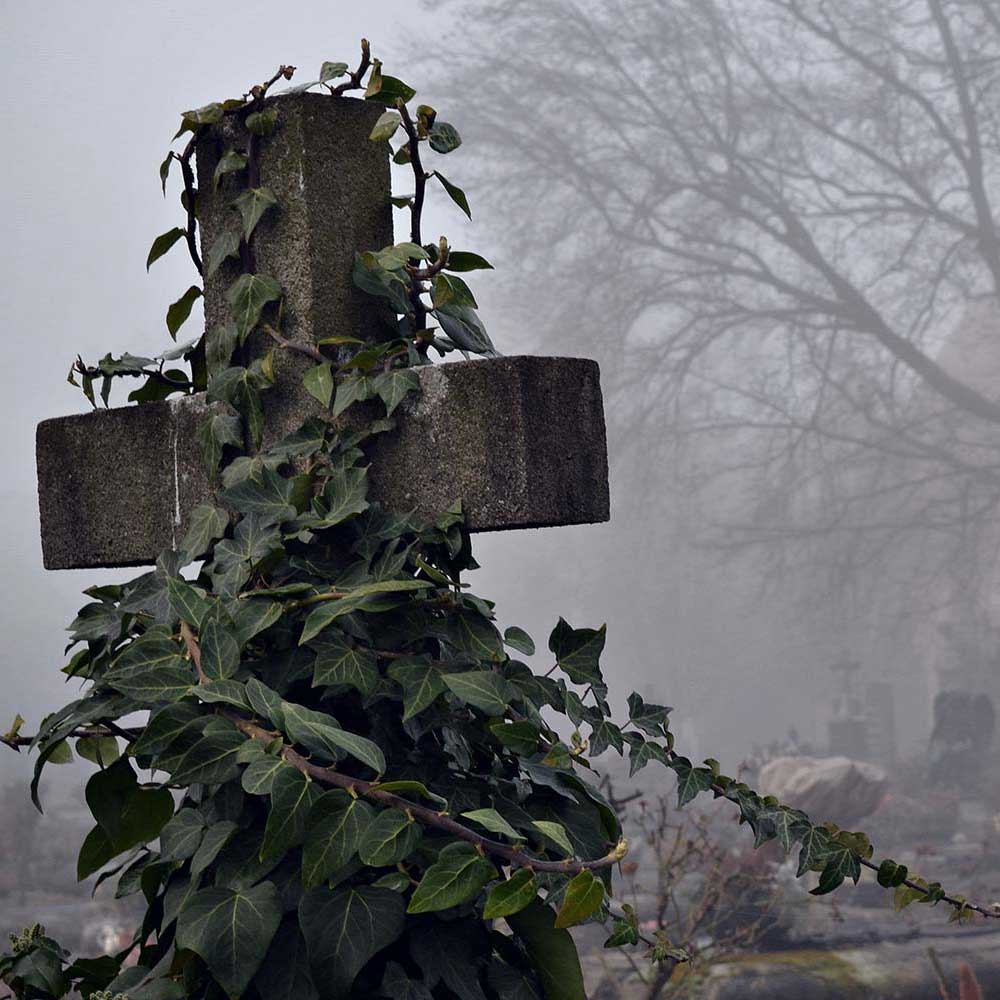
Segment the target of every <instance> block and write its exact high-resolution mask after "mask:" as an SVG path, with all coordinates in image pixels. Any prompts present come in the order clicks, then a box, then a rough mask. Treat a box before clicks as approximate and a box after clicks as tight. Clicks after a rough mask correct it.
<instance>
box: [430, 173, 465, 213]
mask: <svg viewBox="0 0 1000 1000" xmlns="http://www.w3.org/2000/svg"><path fill="white" fill-rule="evenodd" d="M434 176H435V177H436V178H437V179H438V180H439V181H440V182H441V186H442V187H443V188H444V189H445V191H447V192H448V197H449V198H451V200H452V201H453V202H454V203H455V204H456V205H458V207H459V208H460V209H461V210H462V211H463V212H465V214H466V215H467V216H468V217H469V218H470V219H471V218H472V209H470V208H469V199H468V198H466V197H465V192H464V191H463V190H462V189H461V188H460V187H459V186H458V185H457V184H452V183H451V181H449V180H448V178H447V177H445V176H444V174H442V173H441V172H440V171H438V170H435V171H434Z"/></svg>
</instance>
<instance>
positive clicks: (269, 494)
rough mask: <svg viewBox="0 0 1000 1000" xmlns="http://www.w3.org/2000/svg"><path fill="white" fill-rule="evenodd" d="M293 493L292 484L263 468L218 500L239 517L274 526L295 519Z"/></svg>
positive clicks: (224, 492) (225, 492)
mask: <svg viewBox="0 0 1000 1000" xmlns="http://www.w3.org/2000/svg"><path fill="white" fill-rule="evenodd" d="M294 493H295V484H294V482H293V481H292V480H291V479H285V477H284V476H282V475H281V474H280V473H278V472H275V471H274V470H273V469H270V468H268V467H267V466H266V465H265V466H263V467H261V469H260V470H259V471H258V472H256V473H254V474H252V475H249V476H247V477H246V479H243V480H241V481H240V482H238V483H236V485H235V486H230V487H229V488H228V489H225V490H223V491H222V492H221V493H220V494H219V499H220V500H221V501H222V502H223V503H224V504H226V505H227V506H229V507H232V508H233V509H234V510H238V511H240V512H241V513H243V514H257V515H258V516H259V517H260V518H261V520H262V522H263V523H264V524H276V523H280V522H282V521H290V520H291V519H292V518H293V517H295V514H296V511H295V507H294V506H293V505H292V500H293V498H294Z"/></svg>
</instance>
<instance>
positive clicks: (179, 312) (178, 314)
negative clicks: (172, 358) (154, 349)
mask: <svg viewBox="0 0 1000 1000" xmlns="http://www.w3.org/2000/svg"><path fill="white" fill-rule="evenodd" d="M200 298H201V289H200V288H199V287H198V286H197V285H192V286H191V287H190V288H189V289H188V290H187V291H186V292H185V293H184V294H183V295H182V296H181V297H180V298H179V299H178V300H177V301H176V302H174V303H173V304H172V305H171V306H170V308H169V309H168V310H167V330H168V331H169V333H170V336H171V337H172V338H173V339H174V340H176V339H177V331H178V330H179V329H180V328H181V327H182V326H183V325H184V321H185V320H186V319H187V318H188V316H190V315H191V307H192V306H193V305H194V304H195V302H197V301H198V299H200Z"/></svg>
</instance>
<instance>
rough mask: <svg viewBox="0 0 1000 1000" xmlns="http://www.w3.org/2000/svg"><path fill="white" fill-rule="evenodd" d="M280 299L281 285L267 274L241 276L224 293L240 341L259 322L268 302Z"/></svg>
mask: <svg viewBox="0 0 1000 1000" xmlns="http://www.w3.org/2000/svg"><path fill="white" fill-rule="evenodd" d="M280 298H281V285H280V284H279V283H278V282H277V281H275V280H274V278H272V277H270V276H269V275H267V274H241V275H240V276H239V277H238V278H237V279H236V281H234V282H233V284H232V286H231V287H230V289H229V291H228V292H226V301H227V302H228V303H229V308H230V309H231V310H232V313H233V319H234V320H236V329H237V331H238V333H239V335H240V339H241V340H245V339H246V337H247V335H248V334H249V333H250V332H251V331H252V330H253V328H254V327H255V326H256V325H257V323H258V322H259V321H260V314H261V312H262V311H263V309H264V306H266V305H267V304H268V303H269V302H277V301H278V299H280Z"/></svg>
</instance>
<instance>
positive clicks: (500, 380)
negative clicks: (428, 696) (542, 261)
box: [36, 94, 609, 569]
mask: <svg viewBox="0 0 1000 1000" xmlns="http://www.w3.org/2000/svg"><path fill="white" fill-rule="evenodd" d="M270 102H274V103H276V104H277V106H278V108H279V116H278V123H279V124H278V127H277V129H276V131H275V133H274V134H273V135H272V136H270V137H269V138H268V140H267V142H266V143H265V144H264V147H263V156H262V164H261V174H262V178H263V182H264V183H266V184H267V185H268V186H269V187H271V188H272V190H273V191H274V192H275V195H276V196H277V198H278V201H279V205H280V208H279V209H277V210H274V211H272V212H269V213H268V214H267V215H265V216H264V218H263V220H262V222H261V223H260V225H259V228H258V233H259V234H260V235H259V237H257V238H256V239H255V240H254V244H255V248H256V247H257V246H259V250H257V254H258V266H259V269H260V270H261V271H262V272H266V273H270V274H273V275H274V276H275V277H276V278H277V279H278V280H279V281H280V282H281V284H282V286H283V287H284V290H285V295H286V299H285V330H286V333H287V336H288V338H289V339H299V340H302V341H305V342H308V343H313V342H315V341H317V340H319V339H322V338H325V337H330V336H355V337H360V338H362V339H371V338H372V337H373V336H376V331H375V329H374V327H373V326H372V322H371V317H372V310H371V308H370V307H367V306H366V302H365V297H364V295H363V294H362V293H361V292H360V291H359V290H357V289H356V288H355V287H354V286H353V282H352V279H351V265H352V263H353V258H354V254H355V252H356V251H360V250H370V249H379V248H381V247H383V246H386V245H389V244H390V243H391V242H392V220H391V214H390V213H391V205H390V201H389V194H390V188H389V163H388V151H387V148H388V144H386V143H378V144H376V143H373V142H370V141H369V140H368V134H369V132H370V131H371V128H372V126H373V125H374V122H375V120H376V119H377V117H378V115H379V113H380V110H381V109H380V107H379V106H377V105H374V104H372V103H368V102H364V101H360V100H355V99H351V98H336V99H334V98H330V97H327V96H325V95H319V94H298V95H282V96H279V97H276V98H272V99H270ZM236 127H237V126H236V125H235V124H234V122H233V121H232V120H230V119H227V120H226V122H225V123H224V125H222V126H216V127H214V128H213V129H212V130H211V131H210V132H209V133H208V135H207V136H206V138H204V139H203V140H202V141H201V143H200V144H199V146H198V150H197V162H198V179H199V217H200V223H201V239H202V251H203V256H204V252H205V251H206V250H207V248H208V247H210V246H211V244H212V241H213V240H214V239H215V236H216V235H217V234H218V232H220V231H221V228H222V227H223V226H225V225H232V224H234V223H235V218H232V217H233V216H234V215H235V213H233V212H232V211H231V209H230V208H229V201H230V200H231V198H232V195H233V192H232V190H231V189H230V188H229V186H228V184H227V182H225V181H223V183H222V185H221V186H220V188H219V190H218V191H216V190H215V189H214V185H213V183H212V172H213V170H214V167H215V163H216V162H217V159H218V156H219V154H220V150H221V149H222V148H223V143H225V142H226V140H227V139H231V138H233V136H227V135H225V134H224V133H223V132H222V129H225V130H227V131H228V130H232V129H234V128H236ZM227 267H228V265H225V264H224V265H223V267H222V268H220V270H219V271H218V272H216V274H215V275H213V276H212V277H210V278H208V279H207V280H206V282H205V300H204V301H205V314H206V321H207V323H208V324H210V325H211V324H214V323H217V322H222V321H225V320H226V319H227V318H228V316H227V313H226V306H225V299H224V293H225V289H226V288H227V287H228V285H229V284H230V283H231V281H232V278H233V273H229V272H227V270H226V268H227ZM255 336H261V337H262V336H264V335H263V334H255ZM311 363H312V362H310V361H308V360H307V359H303V358H302V357H301V356H300V355H297V354H295V353H293V352H291V351H277V352H276V364H275V372H276V383H275V385H274V387H273V388H271V389H269V390H268V391H267V392H265V393H264V401H265V410H266V424H265V426H266V427H267V428H268V431H267V433H268V435H269V436H270V437H269V439H270V440H274V439H276V438H277V437H280V436H282V435H283V434H284V433H287V432H289V431H292V430H294V429H296V428H297V427H298V426H299V425H300V424H301V423H302V422H303V421H304V420H305V419H306V418H307V417H309V416H316V415H320V414H321V411H320V406H319V404H318V403H317V402H316V401H315V400H314V399H313V398H312V397H311V396H309V395H308V393H306V391H305V390H304V389H303V388H302V385H301V374H302V371H303V369H304V367H305V366H307V365H309V364H311ZM417 371H418V374H419V376H420V382H421V392H420V394H419V396H413V397H410V398H409V399H408V400H406V401H404V403H403V404H401V405H400V407H399V408H398V409H397V411H396V414H395V416H396V422H397V429H396V430H394V431H392V432H390V433H388V434H384V435H380V436H379V438H377V439H376V442H375V444H374V445H373V446H372V448H371V449H370V458H371V467H370V471H369V481H370V495H371V497H372V498H373V499H375V500H379V501H381V502H382V503H383V504H385V505H386V506H388V507H390V508H392V509H395V510H400V511H410V510H412V511H415V512H416V513H417V514H418V515H422V516H427V517H430V516H433V515H435V514H438V513H440V512H442V511H444V510H446V509H447V508H449V507H451V506H452V505H453V504H454V503H455V502H456V501H459V502H461V503H462V505H463V509H464V510H465V512H466V518H467V523H468V525H469V527H470V529H471V530H473V531H498V530H505V529H512V528H529V527H545V526H551V525H560V524H583V523H592V522H597V521H606V520H607V519H608V517H609V500H608V479H607V446H606V440H605V427H604V412H603V404H602V399H601V389H600V377H599V372H598V367H597V365H596V363H595V362H593V361H589V360H586V359H579V358H546V357H511V358H491V359H487V360H476V361H465V362H455V363H448V364H438V365H428V366H426V367H422V368H419V369H417ZM213 405H216V406H221V405H222V404H210V403H208V402H207V400H206V399H205V396H204V394H197V395H194V396H184V397H180V398H177V399H173V400H168V401H166V402H162V403H148V404H144V405H141V406H129V407H123V408H117V409H108V410H98V411H94V412H92V413H88V414H83V415H75V416H68V417H59V418H55V419H52V420H46V421H43V422H42V423H41V424H39V426H38V431H37V440H36V456H37V466H38V492H39V509H40V515H41V531H42V552H43V558H44V564H45V566H46V568H48V569H73V568H83V567H95V566H129V565H143V564H148V563H151V562H153V561H155V559H156V557H157V555H158V554H159V552H160V551H161V550H162V549H164V548H166V547H170V546H173V545H174V544H176V542H177V541H178V540H179V539H180V538H181V537H183V534H184V532H185V530H186V520H187V517H188V515H189V514H190V511H191V510H192V509H193V508H194V507H195V506H196V505H197V504H199V503H201V502H204V501H205V500H208V499H210V498H211V495H212V492H213V486H212V484H211V482H210V481H209V477H208V475H207V472H206V470H205V468H204V463H203V461H202V457H201V451H200V448H199V446H198V444H197V442H196V439H195V433H196V431H197V429H198V426H199V425H200V423H201V422H202V420H203V419H204V416H205V414H206V412H207V410H208V409H209V408H210V407H211V406H213ZM428 442H429V443H431V444H433V446H434V447H433V448H427V444H428ZM267 443H268V441H265V446H266V445H267Z"/></svg>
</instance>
